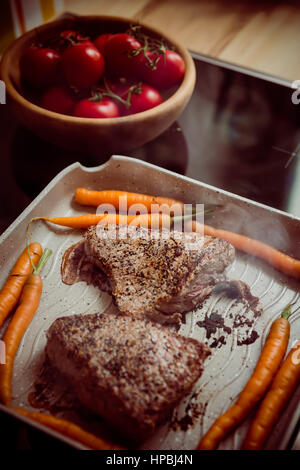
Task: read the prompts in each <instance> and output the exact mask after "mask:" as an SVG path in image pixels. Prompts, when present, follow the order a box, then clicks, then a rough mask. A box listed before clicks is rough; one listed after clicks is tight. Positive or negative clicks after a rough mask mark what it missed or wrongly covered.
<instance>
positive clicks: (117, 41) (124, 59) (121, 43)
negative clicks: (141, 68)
mask: <svg viewBox="0 0 300 470" xmlns="http://www.w3.org/2000/svg"><path fill="white" fill-rule="evenodd" d="M141 48H142V45H141V43H140V42H139V41H137V40H136V39H135V38H134V37H132V36H130V35H129V34H126V33H118V34H114V35H113V36H112V37H111V38H109V39H108V40H107V42H106V43H105V45H104V57H105V63H106V65H107V70H108V72H109V74H111V75H113V76H119V77H132V76H134V75H136V70H137V67H138V64H139V63H140V61H141V59H142V49H141ZM139 50H140V52H139Z"/></svg>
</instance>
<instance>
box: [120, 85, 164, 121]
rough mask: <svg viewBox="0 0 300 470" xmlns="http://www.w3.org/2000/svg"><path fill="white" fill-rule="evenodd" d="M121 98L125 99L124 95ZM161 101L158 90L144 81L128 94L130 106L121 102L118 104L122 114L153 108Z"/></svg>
mask: <svg viewBox="0 0 300 470" xmlns="http://www.w3.org/2000/svg"><path fill="white" fill-rule="evenodd" d="M123 98H124V99H126V95H125V96H124V94H123ZM162 102H163V99H162V97H161V95H160V93H159V91H158V90H156V89H155V88H153V87H152V86H150V85H147V84H146V83H140V84H138V85H137V86H136V87H135V89H134V91H133V92H132V93H131V96H130V106H129V108H127V107H126V106H125V105H123V104H122V103H121V104H120V105H119V108H120V110H121V113H122V114H123V115H124V116H128V115H129V114H136V113H141V112H143V111H147V109H151V108H154V107H155V106H158V105H159V104H161V103H162Z"/></svg>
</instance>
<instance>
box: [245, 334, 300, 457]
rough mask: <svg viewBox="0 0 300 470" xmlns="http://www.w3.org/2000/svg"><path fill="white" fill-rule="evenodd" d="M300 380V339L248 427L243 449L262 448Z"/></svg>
mask: <svg viewBox="0 0 300 470" xmlns="http://www.w3.org/2000/svg"><path fill="white" fill-rule="evenodd" d="M299 382H300V341H298V343H297V344H296V345H295V346H294V347H293V348H292V349H291V350H290V352H289V354H288V355H287V357H286V359H285V360H284V362H283V364H282V365H281V367H280V369H279V371H278V372H277V374H276V376H275V378H274V380H273V382H272V385H271V387H270V389H269V390H268V392H267V394H266V395H265V397H264V399H263V400H262V402H261V404H260V405H259V408H258V410H257V412H256V414H255V416H254V419H253V421H252V423H251V425H250V427H249V429H248V432H247V435H246V438H245V440H244V443H243V449H246V450H259V449H262V447H263V445H264V443H265V442H266V440H267V438H268V436H269V435H270V432H271V430H272V428H273V426H274V425H275V423H276V421H277V419H278V418H279V416H280V413H281V412H282V410H283V409H284V407H285V406H286V404H287V402H288V401H289V399H290V397H291V396H292V394H293V392H294V390H295V389H296V387H297V385H298V384H299Z"/></svg>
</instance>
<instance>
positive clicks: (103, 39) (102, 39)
mask: <svg viewBox="0 0 300 470" xmlns="http://www.w3.org/2000/svg"><path fill="white" fill-rule="evenodd" d="M112 36H113V34H111V33H106V34H100V36H98V37H97V38H96V39H95V41H94V45H95V46H96V47H97V49H98V50H99V51H100V52H101V54H103V53H104V46H105V44H106V43H107V41H108V40H109V39H110V38H111V37H112Z"/></svg>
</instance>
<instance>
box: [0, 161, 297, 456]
mask: <svg viewBox="0 0 300 470" xmlns="http://www.w3.org/2000/svg"><path fill="white" fill-rule="evenodd" d="M78 186H84V187H89V188H92V189H109V188H114V189H120V190H127V191H135V192H142V193H149V194H159V195H165V196H169V197H174V198H177V199H181V200H183V201H184V202H186V203H215V204H220V205H222V208H220V209H218V210H217V211H216V213H214V214H213V215H211V216H210V218H209V219H207V223H210V224H211V225H214V226H216V227H222V228H224V229H229V230H233V231H236V232H241V233H244V234H247V235H248V236H251V237H254V238H257V239H260V240H262V241H264V242H266V243H270V244H271V245H273V246H274V247H276V248H278V249H280V250H282V251H286V252H287V253H289V254H291V255H293V256H296V257H300V243H299V241H300V219H298V218H296V217H294V216H292V215H289V214H287V213H284V212H281V211H278V210H275V209H271V208H269V207H267V206H264V205H262V204H257V203H255V202H253V201H250V200H247V199H244V198H241V197H239V196H236V195H234V194H231V193H228V192H226V191H223V190H220V189H217V188H215V187H212V186H209V185H207V184H204V183H201V182H199V181H195V180H193V179H190V178H187V177H185V176H180V175H178V174H175V173H172V172H170V171H168V170H164V169H161V168H158V167H156V166H154V165H151V164H148V163H145V162H142V161H139V160H135V159H133V158H129V157H125V156H112V157H111V158H110V160H109V161H108V162H106V163H105V164H103V165H101V166H98V167H95V168H85V167H83V166H81V165H80V164H79V163H74V164H73V165H71V166H69V167H67V168H66V169H65V170H63V171H62V172H61V173H59V174H58V175H57V176H56V177H55V178H54V179H53V180H52V182H51V183H50V184H49V185H48V186H47V187H46V188H45V189H44V190H43V191H42V192H41V194H40V195H39V196H38V197H37V198H36V199H35V200H34V201H33V202H32V203H31V204H30V205H29V206H28V207H27V208H26V209H25V211H24V212H23V213H22V214H21V215H20V216H19V217H18V218H17V219H16V220H15V222H14V223H13V224H12V225H11V226H10V227H9V228H8V229H7V230H6V231H5V233H3V235H2V236H1V238H0V265H1V270H0V284H2V283H3V282H4V280H5V279H6V277H7V275H8V273H9V271H10V269H11V267H12V265H13V263H14V262H15V259H16V258H17V256H18V255H19V253H20V252H21V251H22V250H23V249H24V242H25V231H26V227H27V224H28V222H29V220H30V219H31V218H32V217H35V216H41V215H47V216H54V215H56V216H58V215H61V216H67V215H75V214H80V213H83V212H86V210H85V209H84V210H83V208H82V207H79V206H77V205H76V204H75V203H74V202H73V195H74V190H75V188H76V187H78ZM31 234H32V239H33V240H36V241H39V242H41V243H42V245H43V247H49V248H51V249H52V250H53V255H52V258H51V259H50V261H49V262H48V264H47V265H46V267H45V269H44V271H43V279H44V291H43V296H42V299H41V303H40V307H39V309H38V312H37V314H36V315H35V317H34V319H33V321H32V322H31V324H30V326H29V328H28V330H27V331H26V333H25V335H24V337H23V340H22V343H21V345H20V348H19V351H18V354H17V357H16V361H15V367H14V375H13V395H14V398H13V403H12V406H13V407H15V406H21V407H24V408H26V409H29V410H33V408H32V407H31V406H30V405H29V402H28V393H29V392H30V391H31V390H32V386H33V383H34V381H35V378H36V376H37V374H38V373H39V370H40V368H41V365H42V363H43V360H44V346H45V343H46V338H45V332H46V330H47V329H48V327H49V326H50V325H51V323H52V322H53V321H54V320H55V318H57V317H59V316H64V315H72V314H76V313H93V312H104V311H106V312H109V311H111V310H112V309H115V307H114V306H113V304H112V299H111V297H110V296H109V295H108V294H106V293H103V292H100V291H99V290H97V289H96V288H94V287H93V286H87V285H86V284H84V283H78V284H75V285H73V286H67V285H65V284H63V283H62V281H61V277H60V263H61V258H62V254H63V253H64V251H65V249H66V248H67V247H69V246H70V245H71V244H72V243H74V242H76V241H77V240H79V239H80V238H81V233H79V232H78V231H74V230H68V229H67V230H66V229H64V228H57V227H50V226H49V225H47V224H45V223H44V222H37V223H35V224H33V225H32V228H31ZM227 274H228V277H229V278H231V279H239V280H242V281H244V282H246V283H248V285H249V286H250V288H251V292H252V294H253V295H255V296H257V297H258V298H259V300H260V306H261V307H262V310H263V311H262V314H261V315H260V316H257V317H256V318H255V316H253V312H252V311H251V310H249V309H247V307H246V306H245V305H244V304H243V303H239V302H236V301H235V300H233V299H229V298H228V297H226V296H225V295H221V294H219V295H216V294H213V295H211V296H210V297H209V298H208V299H207V300H206V301H205V302H204V304H203V305H202V307H201V308H199V309H198V310H197V311H194V312H190V313H188V314H187V315H186V317H185V322H184V323H183V324H182V326H181V328H180V332H181V333H182V334H183V335H186V336H190V337H194V338H197V339H199V340H201V341H204V342H207V343H208V344H210V345H212V346H213V347H212V356H211V357H209V358H208V359H207V361H206V365H205V370H204V372H203V375H202V377H201V378H200V379H199V381H198V382H197V383H196V384H195V386H194V388H193V390H192V391H191V392H190V394H189V395H188V396H187V397H185V398H184V399H183V401H182V402H181V403H180V404H179V406H178V407H177V408H176V410H175V411H174V413H173V416H172V417H171V418H170V421H169V422H168V423H166V424H164V425H163V426H161V427H160V428H159V429H158V430H157V432H156V433H155V435H154V436H153V437H152V438H151V439H149V440H148V441H147V442H145V443H143V445H142V447H141V448H143V449H161V450H164V449H168V450H171V449H181V450H191V449H194V448H196V446H197V443H198V441H199V438H200V436H201V435H202V434H203V433H204V432H205V431H206V430H207V429H208V427H209V426H210V425H211V424H212V422H213V421H214V420H215V418H217V417H218V416H219V415H220V414H221V413H222V412H224V411H225V410H226V409H227V408H228V407H229V406H230V405H231V404H232V402H233V401H234V400H235V398H236V397H237V396H238V394H239V393H240V391H241V389H242V387H243V385H244V384H245V383H246V381H247V380H248V378H249V376H250V375H251V373H252V371H253V368H254V367H255V364H256V361H257V359H258V357H259V354H260V351H261V348H262V346H263V344H264V341H265V338H266V335H267V333H268V329H269V327H270V325H271V322H272V321H273V320H274V319H275V318H276V317H278V316H279V315H280V313H281V310H282V309H283V308H284V307H285V306H286V305H287V304H288V303H290V302H296V304H295V306H294V308H295V309H296V308H297V305H300V299H299V282H297V281H295V280H293V279H289V278H287V277H286V276H284V275H283V274H281V273H279V272H277V271H276V270H275V269H273V268H272V267H270V266H269V265H267V264H266V263H265V262H263V261H261V260H258V259H257V258H254V257H252V256H249V255H246V254H243V253H237V254H236V259H235V261H234V263H233V264H232V266H230V268H229V269H228V272H227ZM212 314H213V315H217V316H218V317H217V318H219V319H221V320H222V321H221V322H219V323H220V328H219V327H218V328H215V330H212V331H210V332H208V330H207V329H206V328H204V326H203V325H204V323H205V321H204V320H205V317H206V316H207V317H211V315H212ZM251 316H252V317H251ZM299 319H300V312H298V313H295V314H293V316H292V317H291V338H290V344H289V347H290V346H291V345H292V344H293V343H294V342H296V341H297V340H299V339H300V321H299ZM224 325H225V327H224ZM253 332H255V335H254V336H253ZM249 338H252V339H253V338H256V340H255V341H248V339H249ZM299 399H300V387H298V389H297V390H296V392H295V393H294V395H293V397H292V399H291V400H290V402H289V404H288V407H287V408H286V410H285V412H284V413H283V415H282V417H281V418H280V419H279V421H278V423H277V425H276V427H275V428H274V429H273V432H272V434H271V436H270V438H269V439H268V441H267V443H266V445H265V448H266V449H285V448H286V447H287V445H288V442H289V440H290V438H291V435H292V433H293V431H294V429H295V427H296V424H297V421H298V419H299V417H300V406H299V402H300V400H299ZM0 409H1V410H3V411H5V412H7V413H9V414H11V415H14V416H16V417H17V418H18V419H20V420H22V421H25V422H27V423H32V422H31V421H29V420H28V419H27V418H25V417H21V416H19V415H18V414H16V413H15V412H14V411H12V410H11V409H8V408H6V407H5V406H2V405H0ZM60 416H66V417H70V413H69V414H68V413H67V414H66V415H65V414H64V412H61V413H60ZM250 418H251V416H250V417H249V419H250ZM72 419H75V421H76V422H78V423H80V424H82V425H83V426H84V427H86V429H91V425H92V424H93V423H91V421H90V420H88V421H86V422H83V421H82V418H80V417H78V416H74V417H73V418H72ZM249 419H248V420H246V421H245V422H244V423H243V424H242V425H241V426H240V427H239V428H238V429H237V430H236V431H235V432H234V433H232V434H231V435H230V436H229V437H228V438H227V439H226V440H224V441H223V442H222V443H221V445H220V447H219V448H220V449H239V448H240V446H241V442H242V439H243V437H244V435H245V432H246V430H247V426H248V424H249ZM33 425H34V426H35V427H36V428H38V429H40V430H42V431H44V432H45V433H48V434H50V435H52V436H55V437H56V438H57V439H60V440H62V441H64V442H66V443H69V444H71V445H72V446H73V447H75V448H80V449H82V448H84V447H83V446H82V445H80V444H78V443H77V442H74V441H73V440H71V439H69V438H67V437H64V436H62V435H61V434H59V433H57V432H55V431H52V430H49V429H48V428H46V427H44V426H42V425H39V424H36V423H35V424H33ZM93 425H94V424H93ZM92 429H95V428H92ZM99 429H100V428H99Z"/></svg>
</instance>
